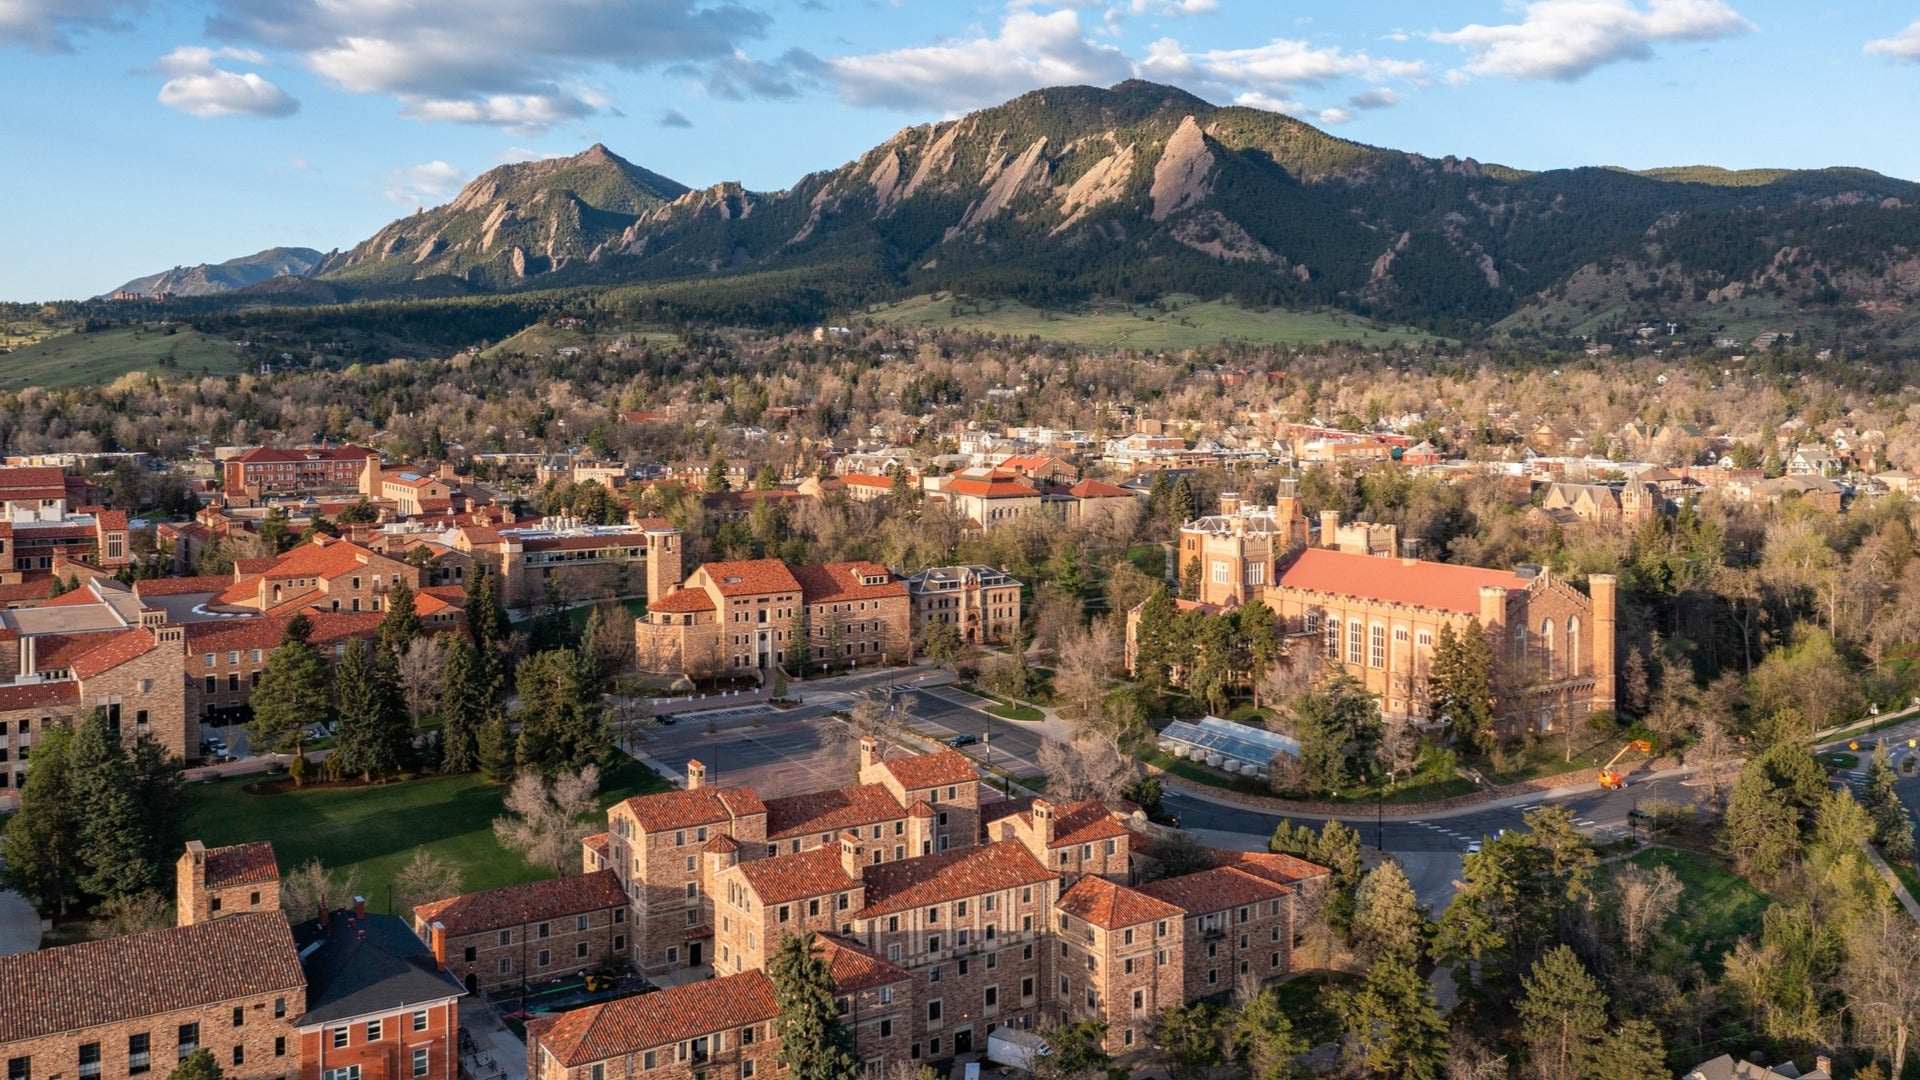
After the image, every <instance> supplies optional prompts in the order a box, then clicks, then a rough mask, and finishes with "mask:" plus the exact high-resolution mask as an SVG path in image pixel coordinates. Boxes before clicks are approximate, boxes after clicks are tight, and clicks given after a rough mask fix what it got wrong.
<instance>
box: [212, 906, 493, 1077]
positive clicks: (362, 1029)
mask: <svg viewBox="0 0 1920 1080" xmlns="http://www.w3.org/2000/svg"><path fill="white" fill-rule="evenodd" d="M276 918H277V916H276ZM214 925H218V924H217V923H216V924H214ZM293 940H294V943H295V944H296V945H298V946H299V949H300V964H301V966H302V967H303V968H304V969H305V971H306V979H307V1003H306V1010H305V1012H303V1013H297V1014H295V1015H296V1016H297V1017H298V1018H297V1019H296V1020H295V1021H294V1030H295V1033H296V1034H297V1036H298V1038H299V1067H300V1071H299V1076H300V1080H457V1077H458V1076H459V1075H460V1058H459V1052H460V1051H459V1048H460V1009H459V1003H460V996H461V995H462V994H463V993H465V991H464V990H463V989H462V988H461V986H460V983H459V982H458V981H457V980H455V979H454V978H453V976H451V975H449V974H447V972H446V971H444V970H443V969H442V968H443V965H442V962H441V958H440V957H439V956H438V955H437V954H436V953H435V952H434V951H432V950H430V949H428V948H427V946H425V945H423V944H421V942H420V939H419V938H417V937H414V936H413V931H412V930H410V929H408V927H407V924H406V923H405V922H404V921H402V920H400V919H398V918H395V917H394V916H392V915H369V914H367V913H366V907H365V905H364V904H363V903H362V902H361V901H360V900H358V899H357V898H356V899H355V901H354V906H353V908H352V909H351V910H340V911H332V912H326V911H323V912H321V913H320V915H319V916H318V917H317V918H313V919H309V920H307V921H306V922H303V923H300V924H298V925H296V926H294V927H293ZM222 1064H224V1062H223V1063H222Z"/></svg>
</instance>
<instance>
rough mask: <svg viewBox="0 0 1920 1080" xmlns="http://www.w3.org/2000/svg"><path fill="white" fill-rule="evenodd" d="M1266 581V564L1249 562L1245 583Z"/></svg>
mask: <svg viewBox="0 0 1920 1080" xmlns="http://www.w3.org/2000/svg"><path fill="white" fill-rule="evenodd" d="M1266 583H1267V564H1266V563H1263V562H1250V563H1248V564H1247V584H1249V585H1265V584H1266Z"/></svg>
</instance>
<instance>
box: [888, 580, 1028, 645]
mask: <svg viewBox="0 0 1920 1080" xmlns="http://www.w3.org/2000/svg"><path fill="white" fill-rule="evenodd" d="M1020 589H1021V583H1020V582H1019V581H1018V580H1016V579H1015V578H1014V577H1013V575H1012V574H1009V573H1007V572H1006V571H1004V570H995V569H994V568H993V567H991V566H936V567H933V568H931V569H927V570H922V571H920V572H919V573H917V574H915V575H913V576H912V577H910V578H908V579H907V593H908V595H909V596H910V597H911V598H912V600H913V632H914V635H915V636H916V637H924V636H925V635H926V632H927V627H928V626H929V625H931V624H933V623H936V622H942V623H946V624H948V625H950V626H955V627H958V628H959V630H960V640H962V641H963V642H965V643H966V644H968V645H1004V644H1008V643H1010V642H1012V641H1013V640H1015V639H1016V638H1018V637H1019V635H1020Z"/></svg>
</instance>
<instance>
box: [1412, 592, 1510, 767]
mask: <svg viewBox="0 0 1920 1080" xmlns="http://www.w3.org/2000/svg"><path fill="white" fill-rule="evenodd" d="M1427 702H1428V706H1427V707H1428V711H1429V713H1430V715H1431V716H1432V717H1433V718H1434V719H1436V720H1439V719H1443V718H1444V719H1445V720H1447V721H1448V724H1449V726H1450V728H1451V730H1452V731H1453V734H1454V737H1455V738H1457V739H1459V740H1460V741H1461V742H1463V743H1465V744H1466V745H1468V746H1471V747H1473V748H1474V749H1476V750H1479V751H1480V752H1481V753H1488V752H1491V751H1492V749H1493V741H1494V731H1493V644H1492V642H1491V641H1490V640H1489V639H1488V637H1487V632H1486V630H1485V629H1484V628H1482V627H1481V625H1480V621H1479V620H1478V619H1473V620H1469V621H1468V623H1467V625H1466V626H1465V628H1463V629H1462V630H1461V631H1460V632H1459V633H1457V634H1456V633H1454V631H1453V628H1452V627H1451V626H1442V627H1441V628H1440V637H1439V640H1437V641H1436V642H1434V646H1433V662H1432V666H1431V667H1430V668H1429V669H1428V675H1427Z"/></svg>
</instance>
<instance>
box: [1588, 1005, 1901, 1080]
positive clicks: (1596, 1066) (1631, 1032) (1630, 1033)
mask: <svg viewBox="0 0 1920 1080" xmlns="http://www.w3.org/2000/svg"><path fill="white" fill-rule="evenodd" d="M1674 1072H1675V1070H1674V1069H1673V1068H1671V1067H1670V1066H1669V1065H1668V1064H1667V1051H1666V1047H1665V1045H1664V1044H1663V1043H1662V1042H1661V1040H1660V1029H1659V1028H1656V1027H1654V1026H1653V1024H1652V1023H1651V1022H1650V1021H1646V1020H1641V1019H1639V1018H1635V1019H1632V1020H1628V1021H1626V1022H1624V1023H1622V1024H1621V1025H1620V1027H1619V1029H1618V1030H1617V1031H1615V1032H1614V1033H1613V1034H1611V1035H1608V1036H1607V1038H1606V1041H1605V1042H1603V1043H1602V1044H1601V1046H1600V1050H1599V1052H1598V1053H1596V1054H1595V1055H1593V1057H1592V1058H1591V1059H1590V1060H1589V1061H1588V1062H1587V1066H1586V1069H1585V1072H1584V1076H1583V1080H1646V1078H1647V1077H1650V1076H1659V1077H1666V1076H1672V1075H1673V1074H1674ZM1853 1075H1854V1077H1855V1080H1864V1074H1863V1073H1854V1074H1853Z"/></svg>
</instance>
